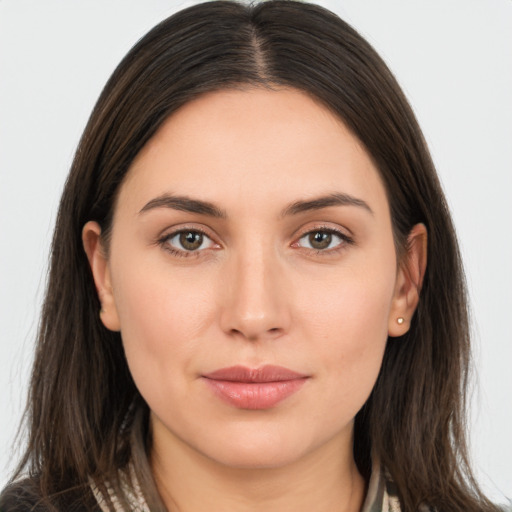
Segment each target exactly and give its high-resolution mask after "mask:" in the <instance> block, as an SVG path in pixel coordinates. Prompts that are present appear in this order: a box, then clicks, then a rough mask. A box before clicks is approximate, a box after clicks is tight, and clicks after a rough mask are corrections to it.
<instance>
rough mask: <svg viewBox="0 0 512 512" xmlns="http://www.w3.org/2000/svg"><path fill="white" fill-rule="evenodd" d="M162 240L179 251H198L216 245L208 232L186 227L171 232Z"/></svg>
mask: <svg viewBox="0 0 512 512" xmlns="http://www.w3.org/2000/svg"><path fill="white" fill-rule="evenodd" d="M162 242H163V243H165V244H167V245H168V246H170V249H172V250H173V251H177V252H197V251H200V250H202V249H209V248H210V247H213V246H214V245H215V244H214V242H213V240H212V239H211V238H209V237H208V236H207V235H206V234H204V233H202V232H201V231H198V230H194V229H184V230H181V231H176V232H174V233H171V234H170V235H167V236H166V237H165V238H164V239H163V240H162Z"/></svg>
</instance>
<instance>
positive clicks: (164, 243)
mask: <svg viewBox="0 0 512 512" xmlns="http://www.w3.org/2000/svg"><path fill="white" fill-rule="evenodd" d="M183 233H196V234H197V233H199V234H200V235H202V236H203V237H205V238H207V239H209V240H210V242H211V243H212V244H216V242H214V241H213V240H212V238H211V237H210V236H209V235H208V234H207V233H206V232H205V231H204V230H202V229H200V228H196V227H194V228H190V229H187V228H181V229H179V230H177V231H173V232H171V233H167V234H166V235H164V236H162V237H161V238H159V239H158V241H157V242H158V244H159V245H160V246H161V247H162V248H163V249H164V250H166V251H167V252H169V253H170V254H171V255H173V256H177V257H179V258H190V257H199V256H200V255H201V252H203V251H204V250H205V249H200V250H199V249H198V250H186V249H176V248H174V247H173V246H171V245H170V243H169V241H170V240H172V239H173V238H175V237H176V236H178V235H180V234H183ZM314 233H327V234H330V235H335V236H337V237H338V238H339V239H340V240H341V241H340V243H338V244H337V245H336V246H335V247H332V248H326V249H314V248H309V247H303V248H304V249H306V250H308V251H313V252H314V253H315V254H318V255H322V256H327V255H332V254H335V253H337V252H339V251H341V250H343V249H344V248H345V247H346V245H353V244H354V240H353V238H351V237H350V236H348V235H347V234H345V233H343V232H342V231H340V230H337V229H334V228H332V227H327V226H319V227H315V228H314V229H310V230H309V231H306V232H304V233H302V234H301V235H300V237H299V238H297V241H296V242H293V243H292V244H291V247H297V248H300V246H299V245H298V244H299V242H300V240H302V239H304V238H306V237H307V236H310V235H312V234H314ZM216 245H218V244H216Z"/></svg>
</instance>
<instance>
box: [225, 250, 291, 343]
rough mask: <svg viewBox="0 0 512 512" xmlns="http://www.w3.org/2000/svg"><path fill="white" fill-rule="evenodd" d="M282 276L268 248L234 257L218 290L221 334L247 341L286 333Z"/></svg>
mask: <svg viewBox="0 0 512 512" xmlns="http://www.w3.org/2000/svg"><path fill="white" fill-rule="evenodd" d="M284 274H285V273H284V272H283V269H282V268H281V265H280V264H279V258H278V257H277V255H274V254H272V250H271V249H270V248H264V247H261V248H260V249H259V250H256V251H255V250H254V248H253V250H248V251H244V253H243V254H240V255H238V257H237V256H234V257H233V261H231V262H230V264H229V265H228V266H227V268H225V275H224V283H223V286H222V288H223V293H222V296H223V300H222V306H221V308H222V311H221V315H220V322H221V328H222V330H223V331H224V332H226V333H228V334H230V335H232V336H239V337H243V338H245V339H247V340H251V341H257V340H263V339H274V338H278V337H280V336H282V335H283V334H284V333H286V332H287V331H288V329H289V326H290V321H291V314H290V296H289V293H287V287H286V285H285V282H284V281H285V277H284Z"/></svg>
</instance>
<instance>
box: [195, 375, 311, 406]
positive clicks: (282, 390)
mask: <svg viewBox="0 0 512 512" xmlns="http://www.w3.org/2000/svg"><path fill="white" fill-rule="evenodd" d="M202 378H203V379H204V381H205V383H206V384H207V385H208V386H209V387H210V389H211V390H212V391H213V392H214V394H215V395H216V396H218V397H219V398H220V399H222V400H223V401H224V402H226V403H228V404H229V405H231V406H234V407H237V408H239V409H252V410H262V409H270V408H272V407H274V406H276V405H277V404H278V403H280V402H282V401H283V400H285V399H286V398H288V397H290V396H291V395H293V394H295V393H296V392H297V391H299V390H300V389H301V388H302V386H303V385H304V384H305V382H306V381H307V380H308V379H309V376H308V375H304V374H301V373H297V372H295V371H293V370H290V369H288V368H284V367H282V366H272V365H266V366H263V367H261V368H247V367H245V366H231V367H229V368H221V369H219V370H215V371H214V372H211V373H208V374H206V375H203V376H202Z"/></svg>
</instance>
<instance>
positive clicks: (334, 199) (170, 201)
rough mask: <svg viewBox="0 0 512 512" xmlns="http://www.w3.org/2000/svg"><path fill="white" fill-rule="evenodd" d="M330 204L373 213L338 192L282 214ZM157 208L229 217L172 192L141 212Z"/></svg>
mask: <svg viewBox="0 0 512 512" xmlns="http://www.w3.org/2000/svg"><path fill="white" fill-rule="evenodd" d="M330 206H356V207H359V208H363V209H364V210H366V211H368V212H369V213H370V214H372V215H373V211H372V209H371V208H370V206H369V205H368V203H366V202H365V201H363V200H362V199H358V198H357V197H354V196H351V195H349V194H345V193H341V192H336V193H333V194H328V195H325V196H321V197H317V198H314V199H308V200H307V201H306V200H304V201H295V202H293V203H291V204H289V205H288V206H287V207H286V208H284V209H283V210H282V212H281V216H282V217H287V216H290V215H297V214H299V213H304V212H308V211H311V210H321V209H322V208H328V207H330ZM155 208H171V209H173V210H179V211H183V212H189V213H197V214H199V215H206V216H208V217H215V218H218V219H226V218H227V214H226V212H225V211H224V210H222V209H221V208H219V207H218V206H216V205H215V204H213V203H210V202H209V201H203V200H201V199H193V198H191V197H188V196H175V195H172V194H163V195H161V196H158V197H155V198H154V199H151V201H149V202H148V203H146V204H145V205H144V206H143V207H142V209H141V210H140V211H139V214H140V213H145V212H147V211H150V210H153V209H155Z"/></svg>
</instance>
